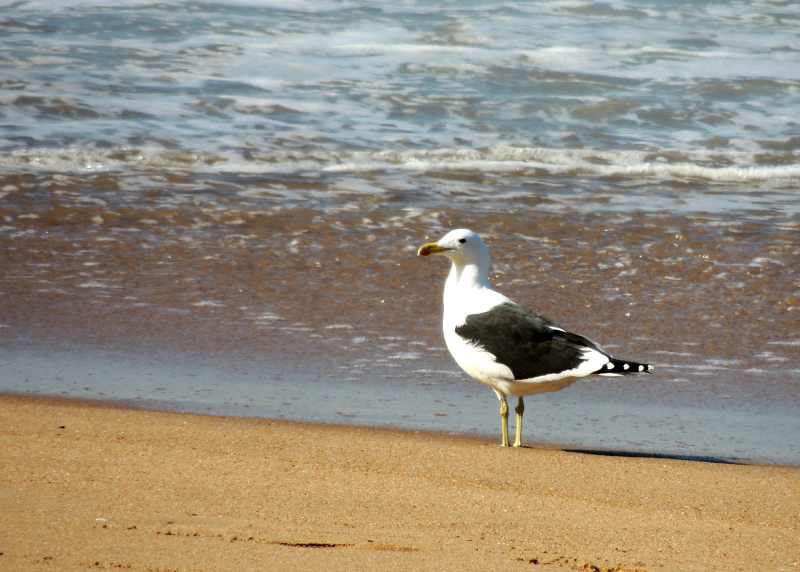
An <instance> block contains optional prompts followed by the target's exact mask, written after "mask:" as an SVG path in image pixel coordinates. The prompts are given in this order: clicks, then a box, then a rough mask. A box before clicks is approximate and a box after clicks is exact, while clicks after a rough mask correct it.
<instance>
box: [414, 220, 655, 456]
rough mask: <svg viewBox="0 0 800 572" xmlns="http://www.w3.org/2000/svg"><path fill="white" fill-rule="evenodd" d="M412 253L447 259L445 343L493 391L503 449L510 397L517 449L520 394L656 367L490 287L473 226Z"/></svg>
mask: <svg viewBox="0 0 800 572" xmlns="http://www.w3.org/2000/svg"><path fill="white" fill-rule="evenodd" d="M417 254H418V255H419V256H428V255H431V254H443V255H445V256H447V258H449V259H450V261H451V262H452V265H451V266H450V274H449V275H448V276H447V281H446V282H445V284H444V318H443V320H442V329H443V330H444V340H445V343H446V344H447V349H448V350H450V354H451V355H452V356H453V359H455V361H456V363H458V365H459V366H461V368H462V369H463V370H464V371H465V372H467V374H469V375H470V376H471V377H473V378H474V379H476V380H477V381H480V382H481V383H484V384H486V385H488V386H489V387H491V388H492V389H493V390H494V392H495V393H496V394H497V398H498V399H499V400H500V428H501V433H502V442H501V444H502V445H503V446H504V447H508V445H509V441H508V401H507V397H508V396H509V395H516V396H517V397H518V401H517V407H516V409H515V411H516V414H517V416H516V434H515V438H514V446H515V447H521V446H522V415H523V413H524V411H525V404H524V402H523V399H522V398H523V396H525V395H534V394H537V393H548V392H552V391H559V390H561V389H564V388H565V387H567V386H568V385H571V384H572V383H573V382H574V381H575V380H577V379H579V378H581V377H585V376H587V375H607V376H611V375H629V374H636V373H650V372H652V371H653V367H652V366H651V365H649V364H645V363H638V362H633V361H627V360H620V359H616V358H613V357H611V356H610V355H608V353H607V352H606V351H604V350H603V349H602V348H600V346H598V345H597V344H596V343H594V342H593V341H591V340H589V339H587V338H584V337H583V336H579V335H577V334H573V333H570V332H567V331H566V330H564V329H562V328H559V327H558V326H556V325H555V324H554V323H553V322H552V321H550V320H549V319H547V318H545V317H544V316H540V315H538V314H535V313H533V312H531V311H529V310H527V309H525V308H523V307H521V306H519V305H517V304H516V303H514V302H513V301H512V300H510V299H509V298H507V297H506V296H504V295H503V294H500V293H499V292H497V291H495V290H493V289H492V286H491V284H490V283H489V262H490V259H489V249H488V248H487V247H486V245H485V244H484V243H483V241H482V240H481V237H480V236H478V235H477V234H476V233H474V232H472V231H471V230H466V229H458V230H453V231H450V232H448V233H447V234H446V235H444V237H442V238H441V239H439V240H438V241H436V242H429V243H427V244H423V245H422V246H420V248H419V250H418V251H417Z"/></svg>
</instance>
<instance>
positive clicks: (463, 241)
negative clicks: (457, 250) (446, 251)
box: [458, 238, 467, 244]
mask: <svg viewBox="0 0 800 572" xmlns="http://www.w3.org/2000/svg"><path fill="white" fill-rule="evenodd" d="M458 242H460V243H461V244H464V243H465V242H467V239H466V238H459V239H458Z"/></svg>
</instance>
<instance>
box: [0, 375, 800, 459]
mask: <svg viewBox="0 0 800 572" xmlns="http://www.w3.org/2000/svg"><path fill="white" fill-rule="evenodd" d="M5 399H9V400H17V399H18V400H21V401H32V402H41V403H43V404H48V403H49V404H51V405H54V406H64V407H70V406H74V407H90V408H98V409H111V410H122V411H125V410H130V411H138V412H142V413H156V414H158V413H164V414H169V415H187V416H189V417H203V418H210V419H228V420H240V421H242V422H246V421H256V422H257V421H262V422H265V423H284V424H287V425H290V426H294V425H298V426H301V427H302V426H308V427H314V428H318V429H320V430H325V429H337V428H338V429H344V430H347V429H353V430H369V431H377V432H385V433H389V434H398V435H428V436H429V437H431V438H436V437H441V438H446V439H455V440H464V441H468V442H474V443H476V444H481V445H497V444H498V443H497V441H498V439H499V438H497V437H496V436H494V435H492V436H488V435H481V434H470V433H463V432H459V431H449V430H443V429H439V430H437V429H428V428H415V427H403V426H394V425H367V424H364V423H354V422H352V421H350V422H348V420H347V419H343V420H342V421H340V422H337V421H316V420H298V419H290V418H289V419H283V418H273V417H265V416H261V415H241V414H237V413H233V414H226V413H218V412H214V411H205V412H204V411H195V410H191V409H181V408H180V407H179V404H176V403H171V402H168V401H163V402H162V401H158V400H152V401H147V402H141V401H137V400H124V399H123V400H118V399H113V398H101V397H97V398H95V397H76V396H62V395H49V394H24V393H14V392H9V391H2V390H0V403H2V402H3V400H5ZM498 434H499V433H498ZM523 449H531V450H540V451H562V452H564V453H574V454H579V455H593V456H599V457H612V458H613V457H618V458H628V459H651V460H658V459H661V460H667V461H685V462H690V463H710V464H720V465H742V466H751V467H778V468H787V469H798V470H800V465H798V464H792V463H780V462H767V461H760V460H751V459H745V458H735V457H725V456H722V455H713V454H708V455H704V454H693V453H682V452H677V451H656V450H653V451H647V450H638V449H629V448H624V447H613V446H610V447H595V446H589V445H580V444H570V443H552V442H539V441H531V440H530V439H527V440H526V441H525V444H524V446H523Z"/></svg>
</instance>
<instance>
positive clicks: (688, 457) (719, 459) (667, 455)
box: [563, 449, 747, 465]
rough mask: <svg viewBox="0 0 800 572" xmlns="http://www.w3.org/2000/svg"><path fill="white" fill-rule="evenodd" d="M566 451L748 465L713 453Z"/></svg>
mask: <svg viewBox="0 0 800 572" xmlns="http://www.w3.org/2000/svg"><path fill="white" fill-rule="evenodd" d="M563 451H564V452H565V453H581V454H583V455H601V456H604V457H628V458H633V459H669V460H672V461H693V462H696V463H717V464H720V465H746V464H747V463H745V462H743V461H739V460H737V459H725V458H724V457H714V456H712V455H681V454H679V453H647V452H643V451H614V450H610V449H609V450H605V449H563Z"/></svg>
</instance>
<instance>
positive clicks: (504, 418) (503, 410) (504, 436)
mask: <svg viewBox="0 0 800 572" xmlns="http://www.w3.org/2000/svg"><path fill="white" fill-rule="evenodd" d="M500 446H501V447H508V401H506V396H505V395H502V396H500Z"/></svg>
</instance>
